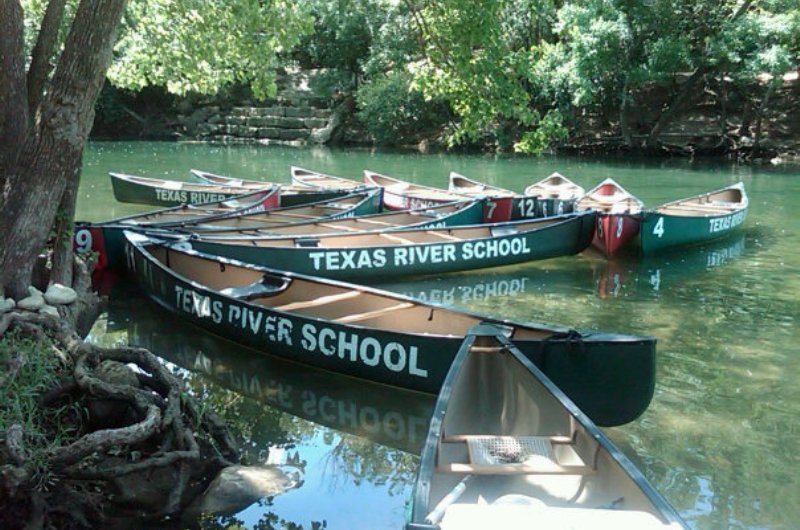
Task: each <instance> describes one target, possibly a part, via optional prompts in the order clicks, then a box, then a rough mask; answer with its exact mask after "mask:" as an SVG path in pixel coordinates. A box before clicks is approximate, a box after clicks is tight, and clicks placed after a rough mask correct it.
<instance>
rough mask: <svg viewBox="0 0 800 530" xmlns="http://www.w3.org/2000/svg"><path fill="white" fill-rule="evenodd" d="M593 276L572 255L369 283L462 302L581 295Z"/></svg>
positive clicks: (588, 263) (421, 297)
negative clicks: (550, 260) (556, 258)
mask: <svg viewBox="0 0 800 530" xmlns="http://www.w3.org/2000/svg"><path fill="white" fill-rule="evenodd" d="M592 276H593V268H592V262H591V261H590V260H587V259H583V258H581V257H575V258H573V259H570V260H569V261H559V262H548V263H547V265H543V264H541V263H528V264H523V265H519V266H512V267H503V268H499V269H490V270H481V271H465V272H459V273H454V274H448V275H446V276H427V277H424V278H414V279H411V280H407V279H397V280H395V279H392V278H387V279H385V280H380V281H376V282H370V285H373V286H375V287H378V288H379V289H387V290H389V291H393V292H397V293H400V294H403V295H405V296H410V297H412V298H417V299H419V300H422V301H425V302H429V303H432V304H444V305H460V306H465V305H469V304H474V303H481V302H485V301H488V300H491V299H493V298H506V297H510V298H514V297H518V296H525V295H537V294H542V293H544V294H547V293H563V294H566V295H567V296H572V295H573V294H574V295H576V296H581V295H584V294H585V293H586V291H588V290H590V289H591V288H592Z"/></svg>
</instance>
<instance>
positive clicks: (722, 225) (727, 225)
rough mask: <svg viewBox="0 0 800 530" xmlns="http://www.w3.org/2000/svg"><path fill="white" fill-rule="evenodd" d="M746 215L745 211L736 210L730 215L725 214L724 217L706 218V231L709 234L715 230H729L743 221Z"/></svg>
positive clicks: (715, 231)
mask: <svg viewBox="0 0 800 530" xmlns="http://www.w3.org/2000/svg"><path fill="white" fill-rule="evenodd" d="M746 215H747V212H746V211H741V212H736V213H735V214H732V215H726V216H725V217H716V218H714V219H709V220H708V231H709V233H711V234H714V233H717V232H724V231H725V230H730V229H731V228H734V227H737V226H739V225H740V224H742V223H743V222H744V218H745V216H746Z"/></svg>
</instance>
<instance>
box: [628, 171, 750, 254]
mask: <svg viewBox="0 0 800 530" xmlns="http://www.w3.org/2000/svg"><path fill="white" fill-rule="evenodd" d="M747 205H748V201H747V194H746V193H745V191H744V184H743V183H741V182H738V183H736V184H733V185H731V186H727V187H725V188H722V189H719V190H716V191H712V192H708V193H701V194H699V195H695V196H693V197H689V198H686V199H680V200H677V201H672V202H668V203H666V204H663V205H661V206H658V207H656V208H653V209H647V210H644V211H642V222H641V227H640V229H639V238H640V241H641V248H642V252H643V253H644V254H649V253H651V252H656V251H659V250H662V249H665V248H669V247H675V246H680V245H690V244H695V243H702V242H704V241H709V240H712V239H717V238H719V237H722V236H726V235H728V234H729V233H730V232H731V231H733V230H735V229H736V228H737V227H738V226H740V225H741V224H742V223H743V222H744V219H745V217H746V216H747Z"/></svg>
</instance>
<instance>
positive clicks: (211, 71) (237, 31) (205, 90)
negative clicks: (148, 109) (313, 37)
mask: <svg viewBox="0 0 800 530" xmlns="http://www.w3.org/2000/svg"><path fill="white" fill-rule="evenodd" d="M310 22H311V18H310V16H309V14H308V11H307V3H305V2H292V1H289V0H276V1H273V2H268V3H264V2H257V1H254V0H179V1H174V0H132V1H131V2H130V3H129V7H128V12H127V17H126V24H125V27H124V28H123V31H122V36H121V38H120V40H119V42H118V43H117V46H116V48H115V53H116V59H115V61H114V63H113V64H112V66H111V68H110V70H109V73H108V76H109V79H111V81H112V82H113V83H114V84H115V85H117V86H120V87H124V88H128V89H133V90H138V89H141V88H143V87H145V86H147V85H163V86H166V87H167V89H168V90H169V91H170V92H172V93H175V94H186V93H187V92H197V93H201V94H213V93H215V92H216V91H217V90H219V88H220V87H223V86H226V85H230V84H233V83H236V82H247V83H250V85H251V87H252V90H253V93H254V94H255V95H256V96H257V97H261V98H263V97H267V96H270V95H273V94H274V93H275V90H276V86H275V70H276V68H277V66H278V65H279V61H278V55H279V54H280V53H282V52H285V51H286V50H288V49H289V48H291V47H292V46H293V45H294V44H295V43H297V41H298V39H299V38H300V35H301V34H302V33H303V32H305V31H308V30H309V29H310Z"/></svg>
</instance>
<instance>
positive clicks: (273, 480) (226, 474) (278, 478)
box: [189, 466, 300, 514]
mask: <svg viewBox="0 0 800 530" xmlns="http://www.w3.org/2000/svg"><path fill="white" fill-rule="evenodd" d="M299 481H300V476H299V473H291V474H290V473H286V472H284V471H283V470H282V469H280V468H277V467H272V466H230V467H226V468H225V469H223V470H222V471H220V472H219V475H217V477H216V478H215V479H214V480H213V481H212V482H211V484H210V485H209V486H208V488H207V489H206V491H205V493H203V495H202V496H201V497H200V498H199V499H197V500H195V502H194V503H192V506H190V508H189V510H191V512H193V513H218V514H232V513H236V512H239V511H241V510H243V509H244V508H246V507H247V506H250V505H251V504H253V503H254V502H256V501H257V500H259V499H261V498H264V497H271V496H274V495H278V494H280V493H283V492H284V491H286V490H289V489H292V488H294V487H296V486H297V485H298V483H299Z"/></svg>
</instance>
